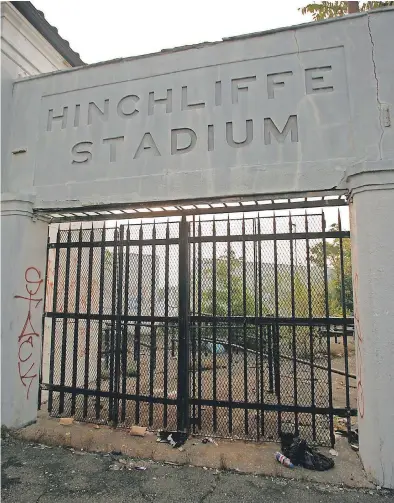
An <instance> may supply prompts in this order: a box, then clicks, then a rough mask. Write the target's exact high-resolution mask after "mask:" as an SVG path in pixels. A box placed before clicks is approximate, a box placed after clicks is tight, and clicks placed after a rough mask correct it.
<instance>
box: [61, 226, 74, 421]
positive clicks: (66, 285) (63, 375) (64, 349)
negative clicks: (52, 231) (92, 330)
mask: <svg viewBox="0 0 394 503" xmlns="http://www.w3.org/2000/svg"><path fill="white" fill-rule="evenodd" d="M67 244H68V245H69V246H68V247H67V251H66V266H65V267H66V274H65V280H64V301H63V306H64V312H65V313H67V312H68V297H69V295H68V292H69V286H70V258H71V248H70V244H71V225H70V227H69V229H68V233H67ZM67 324H68V319H67V318H63V336H62V355H61V363H60V386H64V385H65V379H66V359H67ZM63 412H64V391H61V392H60V397H59V414H63Z"/></svg>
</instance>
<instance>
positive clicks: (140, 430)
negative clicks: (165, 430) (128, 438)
mask: <svg viewBox="0 0 394 503" xmlns="http://www.w3.org/2000/svg"><path fill="white" fill-rule="evenodd" d="M146 430H147V428H146V427H145V426H135V425H134V426H132V427H131V428H130V430H129V433H130V435H133V436H134V437H144V436H145V434H146Z"/></svg>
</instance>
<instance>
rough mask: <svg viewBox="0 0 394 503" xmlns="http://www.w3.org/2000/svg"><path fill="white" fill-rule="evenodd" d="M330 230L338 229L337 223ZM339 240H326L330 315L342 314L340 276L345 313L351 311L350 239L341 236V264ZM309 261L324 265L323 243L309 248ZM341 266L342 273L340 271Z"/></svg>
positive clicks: (321, 266)
mask: <svg viewBox="0 0 394 503" xmlns="http://www.w3.org/2000/svg"><path fill="white" fill-rule="evenodd" d="M330 230H331V231H338V225H337V224H332V225H331V227H330ZM340 241H341V240H340V239H339V238H334V239H333V240H332V242H328V241H327V242H326V259H327V266H328V267H329V270H330V274H329V283H328V301H329V310H330V315H334V316H342V276H343V284H344V297H345V298H344V300H345V308H346V313H347V315H349V314H352V313H353V285H352V260H351V248H350V239H349V238H342V252H343V253H342V256H343V260H342V263H343V265H342V264H341V242H340ZM311 261H312V262H313V263H314V264H315V265H316V266H318V267H320V268H323V267H324V250H323V244H322V243H317V244H316V245H314V246H313V247H312V248H311ZM342 267H343V273H342Z"/></svg>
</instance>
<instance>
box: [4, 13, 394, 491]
mask: <svg viewBox="0 0 394 503" xmlns="http://www.w3.org/2000/svg"><path fill="white" fill-rule="evenodd" d="M393 22H394V9H384V10H382V11H374V12H371V13H369V14H361V15H356V16H347V17H346V18H342V19H337V20H333V21H330V22H327V23H318V24H311V25H306V26H300V27H293V28H288V29H284V30H283V31H276V32H272V33H266V34H262V35H260V36H253V37H243V38H238V39H235V40H231V41H225V42H222V43H216V44H208V45H202V46H199V47H194V48H190V49H188V50H178V51H168V52H164V53H160V54H155V55H151V56H144V57H139V58H132V59H128V60H116V61H113V62H108V63H100V64H98V65H91V66H88V67H85V68H81V69H76V70H73V69H72V70H69V71H66V72H59V73H55V74H50V75H44V76H39V77H34V78H31V79H25V80H22V81H20V82H17V83H16V84H15V85H14V93H13V101H12V127H11V133H10V138H9V140H10V142H9V145H6V149H5V150H6V151H5V156H6V157H5V159H6V162H5V164H4V170H5V175H6V176H7V178H5V179H6V180H7V184H6V187H7V190H9V191H10V192H13V193H17V194H20V193H22V194H23V193H32V194H34V196H35V204H34V207H35V208H36V209H43V208H48V209H51V208H65V207H70V208H71V207H76V206H82V205H99V204H103V203H122V202H127V203H130V202H141V203H150V202H153V201H166V200H172V201H174V200H185V199H191V198H197V199H200V200H201V199H204V198H207V197H227V196H237V195H243V196H244V195H254V194H259V195H260V194H261V195H264V194H265V195H266V194H281V193H282V194H283V193H296V192H302V193H305V192H314V191H320V190H326V191H331V190H335V189H342V190H343V189H348V191H349V195H350V198H351V200H352V240H353V242H352V252H353V258H354V274H355V277H354V282H355V306H356V307H357V311H356V313H355V317H356V321H357V323H356V333H357V334H356V339H357V348H356V352H357V375H358V406H359V423H360V436H361V438H360V455H361V457H362V460H363V462H364V466H365V467H366V469H367V472H368V473H369V474H370V475H371V476H372V477H374V478H375V480H376V481H377V482H379V483H380V484H381V485H384V486H386V487H394V457H393V455H392V453H393V452H394V444H393V442H394V436H393V434H392V432H393V424H394V420H393V416H394V386H393V384H394V383H393V367H394V355H393V350H392V348H393V344H392V342H393V337H392V335H393V329H392V327H393V326H394V308H393V306H394V288H393V284H394V271H393V265H392V264H393V258H394V257H392V250H393V248H394V244H393V240H394V238H393V236H394V234H393V232H392V224H391V222H392V215H393V211H394V204H393V200H394V196H393V187H394V127H393V124H392V122H393V119H392V115H393V104H394V60H393V58H392V47H394V31H393V29H392V28H393ZM273 74H275V76H274V77H272V75H273ZM278 74H279V75H278ZM245 78H246V79H247V80H245ZM237 79H241V80H237ZM217 82H220V84H216V83H217ZM273 82H276V84H277V85H274V84H273ZM281 83H283V85H282V84H281ZM182 88H183V90H182ZM185 88H187V89H186V91H185ZM150 93H154V94H153V95H152V94H150ZM185 93H187V96H186V94H185ZM149 96H151V97H149ZM152 96H153V97H154V99H155V100H158V99H163V98H167V101H166V102H163V101H161V102H156V103H153V101H152ZM186 98H187V100H186ZM191 104H193V105H194V106H191ZM188 105H189V106H188ZM89 109H90V112H89ZM100 110H101V112H100ZM246 121H248V122H246ZM287 121H289V122H288V129H287V130H286V129H285V130H284V131H283V132H282V133H280V131H282V130H283V128H284V126H285V124H286V123H287ZM252 122H253V124H252ZM246 124H248V126H246ZM274 124H275V126H276V127H277V130H276V132H275V130H274ZM252 127H253V138H252V135H251V132H252ZM226 128H227V130H228V131H227V136H226ZM231 128H233V131H231ZM247 128H248V139H249V142H244V143H242V142H243V141H244V140H245V137H246V129H247ZM185 129H187V131H185ZM179 130H183V132H181V131H179ZM191 130H192V131H193V132H191ZM179 133H182V134H179ZM232 133H233V134H234V136H232ZM286 133H287V134H286ZM178 134H179V136H178ZM190 135H191V136H190ZM191 139H193V142H194V140H195V144H194V143H193V144H192V148H189V147H188V146H189V143H190V140H191ZM234 142H241V143H238V144H237V145H236V144H235V143H234ZM21 150H23V151H24V153H18V154H12V152H13V151H14V152H15V151H21ZM11 174H12V176H11ZM378 189H379V190H378ZM380 189H382V190H380ZM7 232H9V233H11V235H12V232H13V231H12V228H11V227H8V230H7ZM14 238H15V239H14V240H13V239H11V240H10V244H9V250H8V251H7V253H8V255H7V254H6V257H7V256H8V257H11V256H12V254H11V252H10V250H13V249H14V248H15V249H17V247H18V246H19V244H18V243H19V241H18V239H20V238H18V239H16V237H15V236H14ZM38 240H41V234H35V235H34V241H35V246H37V250H38V249H39V244H38ZM3 241H4V240H3ZM23 243H24V242H23ZM40 249H41V248H40ZM42 256H43V252H42V254H41V255H40V257H41V259H40V258H39V257H38V256H37V262H39V260H43V259H42ZM19 262H20V266H18V271H19V274H22V273H23V271H24V268H25V267H26V263H25V259H23V260H22V259H21V260H20V261H19ZM15 278H20V276H17V275H15ZM3 284H5V283H3ZM12 284H15V288H14V290H15V291H19V290H18V289H19V288H20V286H21V285H20V279H15V280H14V283H12ZM3 290H4V288H3ZM8 301H9V302H10V300H9V299H8ZM18 306H19V304H18ZM9 313H10V314H9V318H7V319H8V322H9V325H10V326H9V327H8V328H7V327H6V328H7V329H9V330H11V328H12V330H14V328H15V327H14V326H12V327H11V323H14V322H13V320H14V319H15V320H19V319H20V316H21V315H20V314H19V307H15V306H14V304H12V305H10V306H9ZM2 336H3V337H4V335H3V325H2ZM3 340H4V339H3ZM16 340H18V339H16ZM13 344H15V341H14V342H13ZM14 349H15V351H16V350H17V348H16V347H15V348H14ZM14 353H15V352H14ZM15 354H16V353H15ZM15 354H14V361H13V362H11V360H10V362H7V363H6V365H8V366H11V365H15ZM10 358H11V353H10ZM7 368H8V367H7ZM14 377H15V376H14ZM22 391H23V388H22ZM14 419H15V418H14ZM14 422H15V423H17V421H14Z"/></svg>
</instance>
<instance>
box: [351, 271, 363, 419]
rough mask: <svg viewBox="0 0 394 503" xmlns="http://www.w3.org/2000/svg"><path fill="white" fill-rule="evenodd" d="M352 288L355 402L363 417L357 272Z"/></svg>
mask: <svg viewBox="0 0 394 503" xmlns="http://www.w3.org/2000/svg"><path fill="white" fill-rule="evenodd" d="M353 289H354V326H355V329H356V338H357V344H356V351H357V354H356V374H357V403H358V412H359V414H360V417H361V418H363V417H364V412H365V407H364V387H363V370H364V368H363V341H364V336H363V332H362V329H361V323H360V314H359V305H358V274H357V273H356V274H355V275H354V280H353Z"/></svg>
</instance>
